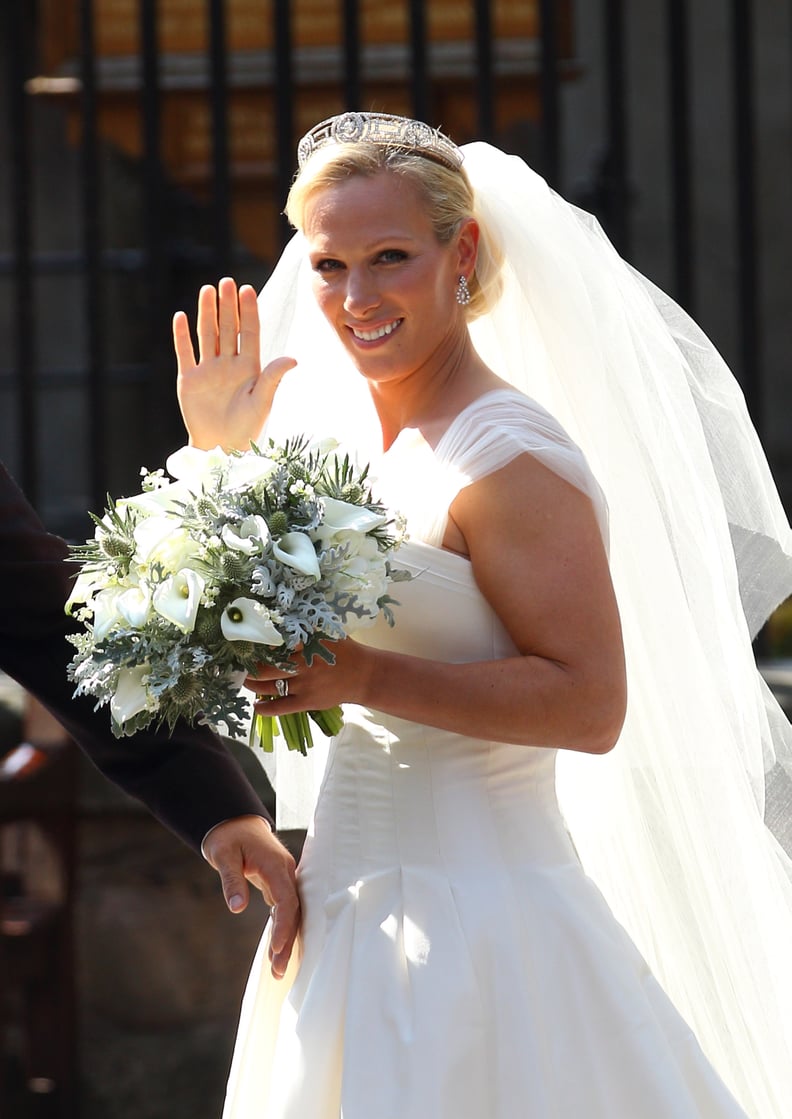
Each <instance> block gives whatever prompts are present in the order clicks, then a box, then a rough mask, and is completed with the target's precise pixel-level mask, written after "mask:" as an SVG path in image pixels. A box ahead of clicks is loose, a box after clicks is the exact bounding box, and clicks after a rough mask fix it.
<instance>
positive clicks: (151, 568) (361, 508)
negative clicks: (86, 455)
mask: <svg viewBox="0 0 792 1119" xmlns="http://www.w3.org/2000/svg"><path fill="white" fill-rule="evenodd" d="M167 468H168V472H169V474H170V475H171V478H167V477H166V476H165V475H164V473H163V471H161V470H160V471H156V472H154V473H148V472H147V471H145V470H144V471H141V474H142V475H143V477H144V481H143V487H142V488H143V492H142V493H140V494H137V495H135V496H134V497H127V498H122V499H120V500H117V501H113V500H110V499H109V504H108V508H107V510H106V511H105V514H104V516H103V517H101V518H98V517H94V521H95V523H96V530H95V534H94V537H93V539H92V540H89V541H88V542H87V543H86V544H84V545H81V546H79V547H77V548H75V549H73V558H74V559H76V560H78V561H79V563H80V572H79V574H78V576H77V579H76V582H75V586H74V590H73V591H72V594H71V596H70V598H69V601H68V603H67V611H69V612H70V613H74V614H75V616H76V617H78V619H79V620H80V621H82V622H83V623H84V625H85V632H81V633H78V634H74V635H72V636H71V637H70V640H71V641H72V642H73V644H74V645H75V647H76V650H77V651H76V653H75V655H74V658H73V660H72V662H71V665H70V668H69V677H70V679H71V680H73V681H74V682H75V683H76V685H77V687H76V691H75V694H76V695H81V694H83V695H91V696H95V697H96V699H97V700H98V703H97V707H99V706H102V705H103V704H106V703H109V704H110V713H111V717H112V727H113V733H114V734H115V735H116V737H121V736H122V735H125V734H134V733H135V732H136V731H138V730H140V729H142V728H143V727H146V726H148V725H149V724H150V723H151V722H152V721H153V720H156V721H157V722H159V723H163V722H164V723H167V724H168V726H169V727H170V728H171V729H172V728H173V725H174V723H175V722H176V720H177V719H178V718H180V717H183V718H186V719H188V720H194V719H196V718H199V717H200V718H201V719H202V721H205V722H207V723H209V724H211V725H212V726H215V727H217V726H223V725H224V726H225V727H226V728H227V729H228V731H229V732H230V733H232V734H238V733H240V731H243V730H244V728H245V723H246V716H247V714H248V711H249V703H250V701H249V699H248V698H246V697H245V696H244V695H241V694H240V687H241V684H242V681H243V680H244V678H245V677H246V676H247V675H248V674H253V675H255V674H256V672H257V669H258V667H259V666H260V665H262V664H267V665H272V666H274V667H276V668H278V669H283V670H286V671H289V670H290V669H291V668H292V662H291V660H290V657H291V655H292V654H293V653H294V652H296V651H298V650H299V651H300V652H301V653H302V655H303V656H304V658H305V660H306V662H307V663H308V664H309V665H310V664H311V663H312V660H313V657H315V656H318V657H322V658H324V659H325V660H326V661H328V662H329V663H330V664H332V663H333V662H334V659H335V658H334V656H333V653H332V651H331V648H329V647H328V646H327V644H325V643H326V642H330V643H332V642H334V641H340V640H343V639H344V638H345V637H347V636H348V635H349V634H350V633H352V632H353V631H354V630H355V629H357V628H359V627H360V626H364V625H369V624H371V623H372V622H373V621H374V620H375V619H376V618H377V616H378V615H379V614H382V615H383V616H384V617H385V619H386V620H387V621H388V623H389V624H391V625H392V624H393V621H394V618H393V614H392V610H391V606H392V605H394V604H395V602H394V600H393V599H392V598H391V597H390V595H389V594H388V587H389V585H390V583H391V582H394V581H397V580H399V579H401V578H407V577H408V576H407V574H406V572H402V571H400V570H398V569H395V568H393V567H392V566H391V556H392V554H393V552H394V550H395V549H396V548H397V547H398V546H399V544H400V543H401V540H402V538H403V535H404V526H403V523H402V522H401V520H400V519H399V518H398V517H392V516H391V515H390V514H389V513H388V512H387V510H386V509H385V508H384V507H383V506H382V505H380V504H379V503H378V502H376V501H375V500H374V499H373V497H372V495H371V491H370V490H369V488H368V485H367V481H366V479H367V470H368V468H365V469H359V468H357V467H355V466H354V465H353V464H352V463H351V462H350V460H349V458H348V457H347V456H344V457H341V455H340V454H339V453H338V452H337V451H336V450H335V449H328V448H327V447H324V446H316V445H309V444H308V442H307V441H306V440H305V439H302V438H298V439H295V440H292V441H290V442H288V443H286V444H285V445H283V446H276V445H275V444H274V443H272V442H271V441H270V445H269V446H268V447H267V448H266V449H265V450H259V448H258V447H256V446H255V445H251V449H250V450H249V451H245V452H244V453H238V452H234V453H231V454H225V453H224V452H223V451H221V450H220V448H217V449H215V450H214V451H199V450H197V449H195V448H191V447H185V448H183V449H182V450H181V451H178V452H176V454H174V455H172V456H171V457H170V458H169V459H168V462H167ZM310 715H311V717H312V718H313V719H314V721H315V722H316V723H317V725H319V726H320V727H321V729H322V730H323V731H324V732H325V733H327V734H335V733H337V732H338V730H339V729H340V727H341V725H342V721H341V712H340V708H337V707H336V708H333V709H332V710H330V711H325V712H310ZM279 722H280V729H281V732H282V733H283V736H284V738H285V739H286V741H287V744H288V746H289V748H290V749H297V750H300V751H301V752H302V753H305V752H306V749H307V747H308V746H310V745H312V742H311V730H310V723H309V720H308V713H301V714H296V715H287V716H282V717H281V718H280V720H279ZM273 730H274V727H273V720H272V719H271V718H269V717H264V716H260V715H256V716H254V718H253V723H252V726H251V734H250V741H251V744H258V745H261V746H263V748H264V749H266V750H271V749H272V743H273Z"/></svg>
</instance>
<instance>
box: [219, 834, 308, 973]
mask: <svg viewBox="0 0 792 1119" xmlns="http://www.w3.org/2000/svg"><path fill="white" fill-rule="evenodd" d="M203 853H204V857H205V858H206V859H207V861H208V862H209V864H210V865H211V866H213V867H214V869H215V870H216V871H217V873H218V874H219V875H220V881H221V883H222V888H223V897H224V898H225V902H226V905H227V906H228V908H229V909H230V910H231V912H232V913H241V912H242V911H243V910H244V909H245V908H246V907H247V905H248V902H249V900H250V885H253V886H255V887H256V888H257V889H258V890H260V891H261V893H262V894H263V895H264V900H265V901H266V902H267V904H268V905H269V906H270V908H271V911H272V930H271V934H272V935H271V938H270V959H271V966H272V973H273V975H275V976H276V977H277V978H280V977H281V976H282V975H283V974H284V973H285V971H286V965H287V964H288V962H289V957H290V956H291V952H292V948H293V946H294V941H295V938H296V936H297V933H298V931H299V927H300V898H299V894H298V893H297V883H296V874H295V862H294V858H293V856H292V855H291V854H290V852H289V851H288V850H287V849H286V848H285V847H284V846H283V844H282V843H281V842H280V841H279V840H278V838H277V837H276V836H275V835H274V834H273V833H272V831H271V830H270V828H269V826H268V825H267V824H266V823H265V821H264V820H263V819H261V818H260V817H258V816H239V817H236V818H234V819H231V820H226V821H224V822H223V823H221V824H217V825H216V826H215V827H214V828H213V829H212V830H211V831H210V832H209V834H208V835H207V837H206V838H205V840H204V845H203Z"/></svg>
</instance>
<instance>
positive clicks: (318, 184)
mask: <svg viewBox="0 0 792 1119" xmlns="http://www.w3.org/2000/svg"><path fill="white" fill-rule="evenodd" d="M381 171H387V172H389V173H391V174H395V175H402V176H403V177H404V178H405V179H408V180H409V181H410V182H412V183H413V184H414V185H415V186H416V187H417V188H418V190H419V191H420V192H421V194H422V195H423V198H424V200H425V202H426V206H427V210H428V215H429V219H430V221H431V223H432V228H433V229H434V232H435V236H436V237H437V240H438V241H439V242H440V244H441V245H448V244H449V243H450V242H451V240H452V239H453V237H454V235H455V233H456V232H457V230H458V229H459V227H460V225H461V223H462V222H463V221H464V219H465V218H468V217H471V218H473V219H474V220H475V221H476V222H477V223H478V225H479V229H480V237H479V245H478V253H477V257H476V268H475V271H474V273H473V275H472V276H471V277H470V278H469V280H468V285H469V287H470V297H471V298H470V303H468V304H467V306H466V307H465V311H466V313H467V316H468V318H469V319H473V318H476V317H477V316H479V315H483V314H485V313H486V312H487V311H489V310H490V309H491V308H492V307H493V306H494V304H495V303H496V302H497V300H498V298H499V296H500V291H501V281H500V269H501V263H502V253H501V251H500V249H499V248H498V247H497V246H496V245H495V244H494V243H493V242H492V239H491V238H490V237H488V235H487V231H486V229H485V227H484V224H483V223H482V221H481V219H480V218H479V217H478V216H477V214H476V206H475V196H474V192H473V188H472V186H471V185H470V180H469V179H468V177H467V175H466V174H465V172H464V169H462V170H460V171H455V170H452V169H451V168H450V167H445V166H444V165H443V164H441V163H438V162H436V161H435V160H433V159H429V158H427V157H426V156H423V155H420V154H419V153H417V152H412V151H409V150H408V149H405V148H400V147H390V146H387V145H382V144H374V143H371V142H370V141H369V142H367V141H365V140H361V141H358V142H357V143H349V144H327V145H325V146H323V147H321V148H318V149H317V150H316V151H315V152H314V153H313V154H312V155H311V156H310V157H309V159H308V160H307V161H306V162H305V164H304V165H303V167H302V169H301V170H300V171H299V172H298V174H297V176H296V177H295V179H294V182H293V183H292V186H291V190H290V191H289V196H288V198H287V200H286V207H285V211H284V212H285V214H286V217H287V218H288V219H289V221H290V222H291V224H292V225H293V226H294V228H295V229H299V230H302V229H303V228H304V221H305V210H306V207H307V205H308V203H309V201H310V199H311V198H313V196H314V195H315V194H317V193H318V192H319V191H321V190H324V189H326V188H327V187H329V186H333V185H335V184H337V183H341V182H344V181H345V180H346V179H350V178H352V177H353V176H354V175H362V176H364V177H373V176H374V175H377V174H379V173H380V172H381Z"/></svg>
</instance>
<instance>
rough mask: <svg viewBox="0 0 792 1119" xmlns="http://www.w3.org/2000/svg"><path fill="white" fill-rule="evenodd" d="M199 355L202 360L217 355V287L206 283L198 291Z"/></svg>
mask: <svg viewBox="0 0 792 1119" xmlns="http://www.w3.org/2000/svg"><path fill="white" fill-rule="evenodd" d="M197 329H198V355H199V358H200V360H201V361H206V360H207V359H208V358H212V357H216V356H217V349H218V339H217V332H218V323H217V289H216V288H214V287H212V285H211V284H204V286H203V287H202V288H201V290H200V291H199V292H198V321H197Z"/></svg>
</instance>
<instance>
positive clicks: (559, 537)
mask: <svg viewBox="0 0 792 1119" xmlns="http://www.w3.org/2000/svg"><path fill="white" fill-rule="evenodd" d="M451 512H452V515H453V519H454V522H455V525H456V526H457V527H458V529H459V530H460V531H461V533H462V536H463V537H464V541H465V542H466V544H467V548H468V551H469V554H470V558H471V562H472V564H473V571H474V574H475V576H476V580H477V582H478V585H479V587H480V589H481V591H482V593H483V594H484V595H485V597H486V598H487V600H488V601H489V603H490V604H491V605H492V607H493V609H494V610H495V611H496V613H497V614H498V616H499V617H500V618H501V619H502V621H503V623H504V625H505V627H506V629H507V630H508V632H509V634H510V636H511V637H512V640H513V641H514V644H515V646H516V648H517V649H518V650H519V655H518V656H514V657H508V658H504V659H501V660H495V661H482V662H476V663H468V664H447V663H444V662H439V661H430V660H424V659H421V658H419V657H413V656H405V655H403V654H397V653H390V652H386V651H383V650H377V649H370V648H366V647H364V646H361V645H358V644H356V643H355V642H354V641H345V642H342V643H341V644H340V645H339V646H337V647H336V648H335V650H334V651H335V652H336V653H337V661H336V666H334V667H328V666H326V665H324V664H316V666H315V667H313V668H311V669H305V668H304V667H303V666H299V669H300V670H299V672H298V674H297V676H296V677H294V678H292V680H291V681H290V687H289V695H288V697H287V698H286V699H277V700H275V701H274V702H273V703H267V704H266V710H267V711H269V713H271V714H278V713H279V712H281V711H283V712H285V711H291V710H301V709H305V708H306V707H311V708H314V707H324V706H329V705H330V704H332V703H336V702H342V701H348V702H354V703H362V704H364V705H366V706H369V707H373V708H375V709H376V710H380V711H385V712H388V713H390V714H393V715H397V716H399V717H401V718H406V719H411V720H413V721H415V722H420V723H425V724H428V725H430V726H437V727H441V728H443V729H446V730H451V731H457V732H460V733H463V734H468V735H472V736H476V737H484V738H491V739H494V740H497V741H503V742H514V743H521V744H524V745H534V746H557V747H560V748H565V749H571V750H582V751H586V752H590V753H604V752H605V751H607V750H609V749H610V748H611V747H612V746H613V745H614V743H615V742H616V739H617V738H618V735H619V732H620V729H621V725H622V721H623V718H624V710H625V703H626V684H625V674H624V656H623V648H622V640H621V627H620V623H619V616H618V610H617V606H616V601H615V596H614V593H613V587H612V584H611V579H610V573H609V571H608V564H607V559H606V556H605V551H604V547H603V544H602V540H601V537H600V533H599V529H598V526H597V523H596V519H595V516H594V512H593V509H592V506H591V503H590V501H589V499H588V498H587V497H586V496H585V495H584V494H582V493H581V492H580V491H578V490H577V489H575V488H574V487H573V486H571V485H569V484H567V483H566V482H564V481H563V480H562V479H560V478H558V477H557V476H556V475H555V474H553V473H552V472H551V471H549V470H547V469H546V468H545V467H543V466H541V465H540V464H539V463H538V462H536V461H535V460H534V459H532V458H531V457H530V456H529V455H522V456H520V457H519V458H518V459H515V460H514V461H513V462H512V463H511V464H510V465H508V466H506V467H504V468H503V469H501V470H499V471H497V472H495V473H494V474H491V475H490V476H489V477H487V478H484V479H482V480H480V481H478V482H476V483H474V484H473V485H471V486H469V487H467V488H466V489H465V490H463V491H461V493H460V494H459V495H458V497H457V498H456V500H455V501H454V503H453V505H452V507H451ZM397 624H398V622H397ZM274 675H275V673H269V672H268V673H267V676H268V677H271V676H274ZM258 690H259V691H265V690H267V691H269V688H266V689H265V688H264V687H262V686H261V684H259V686H258ZM262 709H264V708H262Z"/></svg>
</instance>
